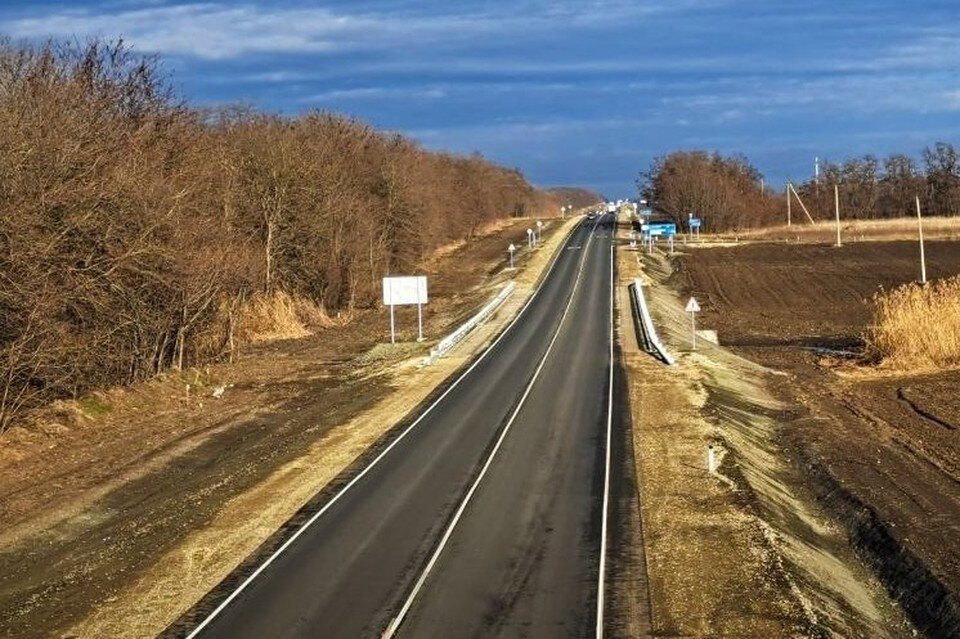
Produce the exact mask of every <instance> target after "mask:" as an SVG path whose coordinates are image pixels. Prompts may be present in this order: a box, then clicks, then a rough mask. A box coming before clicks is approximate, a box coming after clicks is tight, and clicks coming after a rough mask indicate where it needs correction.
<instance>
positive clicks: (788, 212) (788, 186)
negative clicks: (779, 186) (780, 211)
mask: <svg viewBox="0 0 960 639" xmlns="http://www.w3.org/2000/svg"><path fill="white" fill-rule="evenodd" d="M791 224H792V222H791V221H790V183H789V182H787V226H790V225H791Z"/></svg>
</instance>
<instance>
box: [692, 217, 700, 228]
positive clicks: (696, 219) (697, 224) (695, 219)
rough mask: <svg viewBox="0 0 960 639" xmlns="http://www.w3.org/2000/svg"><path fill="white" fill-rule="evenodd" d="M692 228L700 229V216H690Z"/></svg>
mask: <svg viewBox="0 0 960 639" xmlns="http://www.w3.org/2000/svg"><path fill="white" fill-rule="evenodd" d="M690 228H692V229H698V228H700V218H699V217H691V218H690Z"/></svg>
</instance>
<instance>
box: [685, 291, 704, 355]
mask: <svg viewBox="0 0 960 639" xmlns="http://www.w3.org/2000/svg"><path fill="white" fill-rule="evenodd" d="M684 310H685V311H686V312H688V313H690V343H691V345H692V348H691V350H694V351H695V350H697V313H699V312H700V304H699V303H698V302H697V300H696V298H693V297H691V298H690V301H689V302H687V307H686V308H685V309H684Z"/></svg>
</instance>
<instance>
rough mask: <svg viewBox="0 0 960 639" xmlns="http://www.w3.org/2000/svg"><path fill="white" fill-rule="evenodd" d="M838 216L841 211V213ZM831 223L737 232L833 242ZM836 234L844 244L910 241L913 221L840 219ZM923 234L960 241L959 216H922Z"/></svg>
mask: <svg viewBox="0 0 960 639" xmlns="http://www.w3.org/2000/svg"><path fill="white" fill-rule="evenodd" d="M841 215H842V211H841ZM836 234H837V226H836V222H835V221H834V220H828V221H821V222H816V223H814V224H808V223H806V222H805V221H804V222H802V223H801V222H795V223H794V224H793V225H791V226H787V225H786V224H783V225H780V226H772V227H768V228H762V229H754V230H747V231H741V232H740V233H738V236H739V237H740V239H747V240H787V241H799V242H832V241H835V240H836ZM840 235H841V239H842V240H843V241H845V242H863V241H873V240H913V239H916V238H917V218H915V217H901V218H894V219H888V220H844V219H842V218H841V220H840ZM923 235H924V237H927V238H931V239H933V238H940V239H957V238H960V217H933V216H931V217H924V218H923Z"/></svg>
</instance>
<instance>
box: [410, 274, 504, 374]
mask: <svg viewBox="0 0 960 639" xmlns="http://www.w3.org/2000/svg"><path fill="white" fill-rule="evenodd" d="M516 288H517V285H516V283H515V282H510V283H509V284H507V285H506V286H504V287H503V288H502V289H500V292H499V293H497V296H496V297H494V298H493V299H492V300H490V301H489V302H488V303H487V305H486V306H484V307H483V308H481V309H480V311H479V312H478V313H477V314H476V315H474V316H473V317H471V318H470V319H468V320H467V321H466V322H464V323H463V324H461V325H460V327H459V328H457V330H455V331H454V332H452V333H450V334H449V335H447V336H446V337H444V338H443V339H442V340H440V341H439V342H437V345H436V346H434V347H433V348H432V349H430V354H429V355H428V356H427V357H426V358H425V359H424V364H426V365H430V364H433V363H434V362H436V361H437V360H438V359H440V358H441V357H443V356H444V355H446V354H447V353H448V352H449V351H450V350H451V349H452V348H453V347H454V346H456V345H457V344H459V343H460V342H461V341H463V338H465V337H466V336H467V335H468V334H469V333H470V331H472V330H473V329H475V328H476V327H478V326H480V324H482V323H483V322H484V321H485V320H486V319H487V318H488V317H490V316H491V315H492V314H493V312H494V311H495V310H497V309H498V308H499V307H500V305H501V304H503V303H504V302H505V301H506V300H507V298H508V297H510V294H511V293H513V291H514V290H516Z"/></svg>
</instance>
